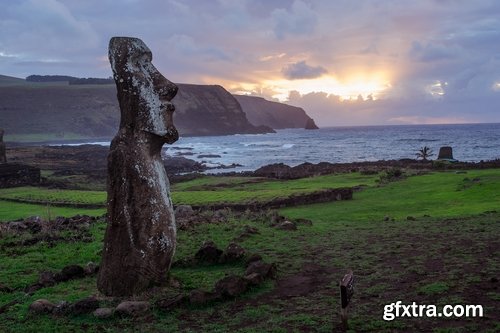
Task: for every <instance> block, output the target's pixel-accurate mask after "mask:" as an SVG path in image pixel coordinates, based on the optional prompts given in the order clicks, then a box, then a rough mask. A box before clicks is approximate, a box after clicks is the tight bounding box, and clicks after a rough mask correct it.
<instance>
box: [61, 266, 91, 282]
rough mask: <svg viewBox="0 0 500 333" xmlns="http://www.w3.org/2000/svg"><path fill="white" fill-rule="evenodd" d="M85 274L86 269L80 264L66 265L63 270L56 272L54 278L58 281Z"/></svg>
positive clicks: (80, 276) (76, 277)
mask: <svg viewBox="0 0 500 333" xmlns="http://www.w3.org/2000/svg"><path fill="white" fill-rule="evenodd" d="M84 276H85V270H84V269H83V267H82V266H80V265H68V266H66V267H64V268H63V269H62V270H61V272H59V273H56V274H55V276H54V279H55V280H56V281H57V282H64V281H69V280H72V279H78V278H82V277H84Z"/></svg>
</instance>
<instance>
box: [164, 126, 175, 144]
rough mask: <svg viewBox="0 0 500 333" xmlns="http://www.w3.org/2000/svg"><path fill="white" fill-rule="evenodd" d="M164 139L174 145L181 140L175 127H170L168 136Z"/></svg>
mask: <svg viewBox="0 0 500 333" xmlns="http://www.w3.org/2000/svg"><path fill="white" fill-rule="evenodd" d="M162 139H163V140H165V143H168V144H172V143H174V142H175V141H177V140H179V132H177V129H176V128H175V127H174V126H168V127H167V134H165V135H163V136H162Z"/></svg>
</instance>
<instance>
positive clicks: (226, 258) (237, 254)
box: [219, 243, 245, 264]
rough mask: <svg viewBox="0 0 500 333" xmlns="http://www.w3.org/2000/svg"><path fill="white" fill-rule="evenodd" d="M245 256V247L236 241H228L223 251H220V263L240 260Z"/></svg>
mask: <svg viewBox="0 0 500 333" xmlns="http://www.w3.org/2000/svg"><path fill="white" fill-rule="evenodd" d="M244 257H245V249H244V248H242V247H241V246H239V245H238V244H236V243H230V244H229V245H228V246H227V248H226V250H225V251H224V253H222V255H221V257H220V259H219V262H220V263H224V264H225V263H232V262H236V261H240V260H242V259H243V258H244Z"/></svg>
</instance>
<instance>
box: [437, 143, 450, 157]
mask: <svg viewBox="0 0 500 333" xmlns="http://www.w3.org/2000/svg"><path fill="white" fill-rule="evenodd" d="M438 160H453V148H451V147H449V146H445V147H441V148H439V154H438Z"/></svg>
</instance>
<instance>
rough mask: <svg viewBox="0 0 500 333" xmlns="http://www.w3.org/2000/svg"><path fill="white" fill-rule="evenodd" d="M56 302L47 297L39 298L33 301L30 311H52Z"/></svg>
mask: <svg viewBox="0 0 500 333" xmlns="http://www.w3.org/2000/svg"><path fill="white" fill-rule="evenodd" d="M55 307H56V306H55V304H54V303H52V302H50V301H49V300H46V299H37V300H36V301H34V302H33V303H31V305H30V307H29V311H30V312H32V313H37V314H43V313H51V312H52V311H53V310H54V308H55Z"/></svg>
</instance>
